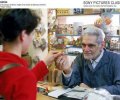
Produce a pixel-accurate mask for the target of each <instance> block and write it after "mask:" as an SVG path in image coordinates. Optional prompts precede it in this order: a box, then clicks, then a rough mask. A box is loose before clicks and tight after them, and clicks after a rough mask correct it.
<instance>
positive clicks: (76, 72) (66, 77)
mask: <svg viewBox="0 0 120 100" xmlns="http://www.w3.org/2000/svg"><path fill="white" fill-rule="evenodd" d="M104 38H105V35H104V32H103V31H102V30H101V29H99V28H97V27H94V26H93V27H92V26H91V27H88V28H86V29H85V30H84V31H83V34H82V50H83V53H82V54H79V55H78V56H77V57H76V59H75V60H74V62H73V63H72V65H70V64H69V59H68V57H67V56H65V55H63V56H60V57H59V58H58V59H57V60H56V66H57V68H58V69H60V70H63V75H62V81H63V84H64V85H65V86H69V87H74V86H76V85H80V86H81V87H86V88H103V89H106V90H107V91H109V92H110V93H111V94H116V95H119V94H120V72H119V71H120V55H119V54H117V53H115V52H111V51H108V50H106V49H104Z"/></svg>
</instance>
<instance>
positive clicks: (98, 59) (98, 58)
mask: <svg viewBox="0 0 120 100" xmlns="http://www.w3.org/2000/svg"><path fill="white" fill-rule="evenodd" d="M103 53H104V50H103V49H102V52H101V54H100V55H99V56H98V57H97V59H96V60H91V62H96V63H98V62H99V61H100V59H101V58H102V56H103Z"/></svg>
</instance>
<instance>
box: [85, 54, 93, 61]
mask: <svg viewBox="0 0 120 100" xmlns="http://www.w3.org/2000/svg"><path fill="white" fill-rule="evenodd" d="M84 58H85V59H87V60H90V59H92V57H91V56H86V55H84Z"/></svg>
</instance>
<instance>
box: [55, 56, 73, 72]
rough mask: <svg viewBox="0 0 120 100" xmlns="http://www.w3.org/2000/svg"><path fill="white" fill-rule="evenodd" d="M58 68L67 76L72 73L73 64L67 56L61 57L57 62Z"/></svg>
mask: <svg viewBox="0 0 120 100" xmlns="http://www.w3.org/2000/svg"><path fill="white" fill-rule="evenodd" d="M55 64H56V68H58V69H59V70H62V71H63V72H64V73H65V74H69V73H70V72H71V64H70V61H69V58H68V56H67V55H61V56H59V57H58V58H57V59H56V60H55Z"/></svg>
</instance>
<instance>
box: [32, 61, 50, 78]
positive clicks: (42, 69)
mask: <svg viewBox="0 0 120 100" xmlns="http://www.w3.org/2000/svg"><path fill="white" fill-rule="evenodd" d="M32 72H33V73H34V74H35V76H36V78H37V80H41V79H42V78H44V76H45V75H47V73H48V69H47V66H46V64H45V63H44V62H43V61H40V62H38V63H37V64H36V65H35V67H34V68H33V69H32Z"/></svg>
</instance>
